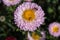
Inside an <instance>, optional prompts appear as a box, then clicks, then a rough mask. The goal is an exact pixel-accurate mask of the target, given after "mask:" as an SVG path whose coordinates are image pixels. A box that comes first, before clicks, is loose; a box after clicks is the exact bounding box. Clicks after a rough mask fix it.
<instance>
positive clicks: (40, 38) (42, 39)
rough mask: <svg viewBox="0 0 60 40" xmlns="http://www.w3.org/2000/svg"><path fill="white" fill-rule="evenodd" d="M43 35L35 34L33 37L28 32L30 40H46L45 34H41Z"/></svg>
mask: <svg viewBox="0 0 60 40" xmlns="http://www.w3.org/2000/svg"><path fill="white" fill-rule="evenodd" d="M41 35H42V36H40V35H38V34H36V33H35V32H33V33H32V35H31V34H30V33H29V32H28V35H27V37H28V40H45V32H41Z"/></svg>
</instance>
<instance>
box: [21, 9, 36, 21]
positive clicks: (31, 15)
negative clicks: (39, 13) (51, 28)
mask: <svg viewBox="0 0 60 40" xmlns="http://www.w3.org/2000/svg"><path fill="white" fill-rule="evenodd" d="M22 17H23V19H25V20H27V21H32V20H33V19H35V11H34V10H32V9H28V10H25V11H24V12H23V14H22Z"/></svg>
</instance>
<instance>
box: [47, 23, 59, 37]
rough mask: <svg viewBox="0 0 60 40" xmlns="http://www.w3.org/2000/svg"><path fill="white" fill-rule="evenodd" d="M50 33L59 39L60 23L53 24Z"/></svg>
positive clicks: (50, 26)
mask: <svg viewBox="0 0 60 40" xmlns="http://www.w3.org/2000/svg"><path fill="white" fill-rule="evenodd" d="M48 30H49V33H50V34H51V35H52V36H54V37H58V36H60V23H58V22H53V23H51V24H50V25H49V28H48Z"/></svg>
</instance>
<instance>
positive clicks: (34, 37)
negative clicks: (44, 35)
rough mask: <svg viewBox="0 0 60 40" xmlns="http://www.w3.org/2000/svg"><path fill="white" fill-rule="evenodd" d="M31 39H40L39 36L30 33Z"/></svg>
mask: <svg viewBox="0 0 60 40" xmlns="http://www.w3.org/2000/svg"><path fill="white" fill-rule="evenodd" d="M32 38H33V39H34V40H39V39H40V36H39V35H37V34H36V33H32Z"/></svg>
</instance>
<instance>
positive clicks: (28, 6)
mask: <svg viewBox="0 0 60 40" xmlns="http://www.w3.org/2000/svg"><path fill="white" fill-rule="evenodd" d="M44 15H45V13H44V11H43V10H42V8H41V7H40V6H38V5H37V4H35V3H31V2H24V3H23V4H22V5H19V6H18V8H17V9H16V11H15V12H14V21H15V24H17V26H18V27H19V28H20V29H21V30H24V31H34V30H36V29H37V27H38V28H39V26H41V24H43V23H44V19H45V17H44Z"/></svg>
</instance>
